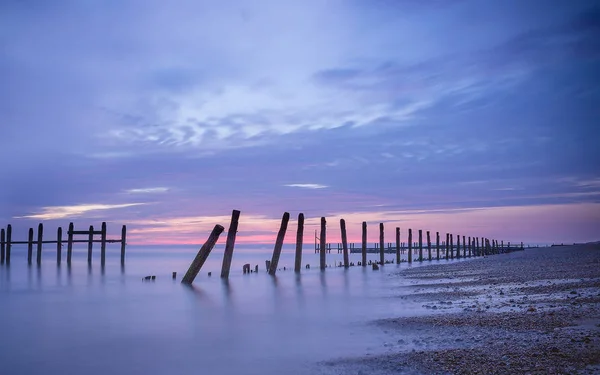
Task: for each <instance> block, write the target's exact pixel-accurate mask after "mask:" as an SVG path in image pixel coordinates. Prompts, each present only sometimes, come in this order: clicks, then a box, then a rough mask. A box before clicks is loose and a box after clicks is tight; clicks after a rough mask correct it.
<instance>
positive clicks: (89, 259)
mask: <svg viewBox="0 0 600 375" xmlns="http://www.w3.org/2000/svg"><path fill="white" fill-rule="evenodd" d="M93 246H94V226H93V225H90V234H88V249H87V262H88V264H92V249H93Z"/></svg>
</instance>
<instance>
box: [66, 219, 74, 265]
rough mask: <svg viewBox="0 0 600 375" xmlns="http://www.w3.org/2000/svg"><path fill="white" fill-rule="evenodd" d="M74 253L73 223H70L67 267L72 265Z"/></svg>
mask: <svg viewBox="0 0 600 375" xmlns="http://www.w3.org/2000/svg"><path fill="white" fill-rule="evenodd" d="M72 253H73V223H69V230H68V231H67V265H69V266H70V265H71V254H72Z"/></svg>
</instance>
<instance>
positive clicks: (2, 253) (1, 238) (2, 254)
mask: <svg viewBox="0 0 600 375" xmlns="http://www.w3.org/2000/svg"><path fill="white" fill-rule="evenodd" d="M5 241H6V233H5V232H4V228H2V229H0V264H4V260H5V259H6V244H5V243H4V242H5Z"/></svg>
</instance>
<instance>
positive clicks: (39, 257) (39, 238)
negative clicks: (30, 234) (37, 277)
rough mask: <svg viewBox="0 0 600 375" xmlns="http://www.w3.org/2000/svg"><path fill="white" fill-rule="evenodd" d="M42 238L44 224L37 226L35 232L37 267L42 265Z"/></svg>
mask: <svg viewBox="0 0 600 375" xmlns="http://www.w3.org/2000/svg"><path fill="white" fill-rule="evenodd" d="M43 237H44V224H42V223H40V224H39V225H38V232H37V264H38V266H39V265H40V264H42V241H43Z"/></svg>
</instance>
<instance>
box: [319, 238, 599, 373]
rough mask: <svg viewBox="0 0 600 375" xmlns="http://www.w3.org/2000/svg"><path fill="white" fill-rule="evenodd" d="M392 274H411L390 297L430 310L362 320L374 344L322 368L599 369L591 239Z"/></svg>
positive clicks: (402, 370) (397, 370)
mask: <svg viewBox="0 0 600 375" xmlns="http://www.w3.org/2000/svg"><path fill="white" fill-rule="evenodd" d="M397 276H398V277H403V278H407V279H409V280H410V281H411V285H410V286H407V287H403V290H399V291H398V295H399V297H398V303H406V302H419V303H422V306H423V307H424V308H425V309H427V310H428V311H430V312H431V313H430V314H427V315H424V316H423V315H420V316H415V317H402V318H391V319H384V320H376V321H373V322H371V323H370V324H371V326H372V329H373V330H380V331H382V332H383V333H384V334H385V335H386V337H388V339H387V340H386V341H385V342H382V343H381V345H382V346H383V347H384V354H381V355H371V356H369V355H366V356H364V357H360V358H340V359H336V360H333V361H328V362H324V363H322V366H321V369H322V371H323V373H324V374H600V245H598V244H596V245H577V246H561V247H552V248H540V249H529V250H525V251H521V252H515V253H511V254H503V255H495V256H489V257H486V258H479V259H474V260H471V261H467V262H460V263H453V264H448V265H432V266H429V267H419V268H415V269H406V270H402V271H400V272H398V275H397ZM407 289H408V290H407ZM400 296H401V297H400Z"/></svg>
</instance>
